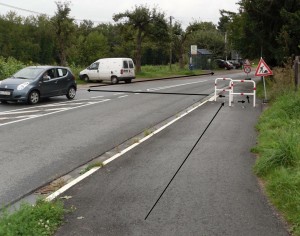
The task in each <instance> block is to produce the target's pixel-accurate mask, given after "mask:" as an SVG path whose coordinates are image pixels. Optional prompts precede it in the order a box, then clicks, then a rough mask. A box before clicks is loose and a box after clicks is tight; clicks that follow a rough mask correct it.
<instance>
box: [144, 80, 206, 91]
mask: <svg viewBox="0 0 300 236" xmlns="http://www.w3.org/2000/svg"><path fill="white" fill-rule="evenodd" d="M206 81H207V80H201V81H197V82H191V83H185V84H176V85H170V86H164V87H158V88H150V89H147V91H158V90H163V89H168V88H175V87H180V86H185V85H189V84H198V83H203V82H206Z"/></svg>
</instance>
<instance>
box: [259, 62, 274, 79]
mask: <svg viewBox="0 0 300 236" xmlns="http://www.w3.org/2000/svg"><path fill="white" fill-rule="evenodd" d="M267 75H273V72H272V71H271V69H270V68H269V66H268V65H267V63H266V62H265V61H264V59H262V58H261V59H260V61H259V63H258V66H257V68H256V72H255V76H267Z"/></svg>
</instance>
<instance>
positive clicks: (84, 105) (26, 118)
mask: <svg viewBox="0 0 300 236" xmlns="http://www.w3.org/2000/svg"><path fill="white" fill-rule="evenodd" d="M110 100H111V99H104V100H100V101H95V102H88V103H85V104H83V105H79V106H76V107H69V108H63V109H58V110H57V109H56V110H55V109H54V110H55V111H53V112H49V113H46V114H38V115H32V116H25V118H21V119H20V120H14V121H10V122H7V123H3V124H0V127H1V126H4V125H9V124H13V123H17V122H21V121H25V120H30V119H33V118H37V117H43V116H48V115H52V114H55V113H59V112H62V111H68V110H73V109H76V108H80V107H86V106H89V105H93V104H97V103H102V102H107V101H110ZM46 111H47V110H46Z"/></svg>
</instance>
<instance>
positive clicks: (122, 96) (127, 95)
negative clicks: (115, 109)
mask: <svg viewBox="0 0 300 236" xmlns="http://www.w3.org/2000/svg"><path fill="white" fill-rule="evenodd" d="M128 96H129V95H123V96H120V97H118V98H125V97H128Z"/></svg>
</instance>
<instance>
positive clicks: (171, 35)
mask: <svg viewBox="0 0 300 236" xmlns="http://www.w3.org/2000/svg"><path fill="white" fill-rule="evenodd" d="M172 18H173V19H174V17H173V16H170V40H171V41H170V61H169V63H170V70H171V69H172V45H173V30H172Z"/></svg>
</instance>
